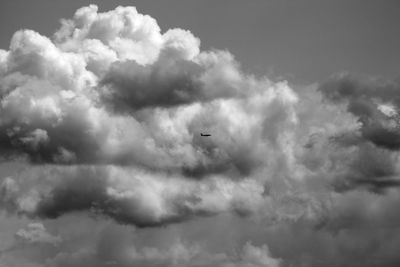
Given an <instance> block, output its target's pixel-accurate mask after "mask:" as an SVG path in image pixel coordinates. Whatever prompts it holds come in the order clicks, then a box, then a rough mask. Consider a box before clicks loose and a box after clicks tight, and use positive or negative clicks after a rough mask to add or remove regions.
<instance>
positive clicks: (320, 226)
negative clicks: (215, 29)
mask: <svg viewBox="0 0 400 267" xmlns="http://www.w3.org/2000/svg"><path fill="white" fill-rule="evenodd" d="M399 89H400V86H399V83H398V81H387V80H382V79H373V78H371V77H357V76H352V75H350V74H338V75H334V76H332V77H331V78H330V79H329V80H327V81H325V82H323V83H320V84H314V85H309V86H307V87H300V86H294V85H290V84H289V83H288V82H287V81H273V80H271V79H268V78H267V77H257V76H254V75H251V74H247V73H244V72H243V71H242V69H241V67H240V64H239V63H238V62H237V61H236V60H235V58H234V56H233V55H232V54H230V53H229V52H228V51H221V50H212V51H202V50H201V49H200V39H199V38H197V37H195V36H194V35H193V34H192V33H191V32H190V31H187V30H183V29H169V30H167V31H165V32H162V31H161V29H160V27H159V26H158V24H157V22H156V20H155V19H153V18H152V17H150V16H148V15H143V14H140V13H138V11H137V10H136V9H135V8H134V7H117V8H116V9H114V10H111V11H108V12H98V8H97V6H95V5H90V6H87V7H83V8H80V9H78V10H77V11H76V13H75V15H74V16H73V18H71V19H64V20H62V25H61V27H60V28H59V30H57V31H56V32H55V33H54V35H53V37H51V38H49V37H46V36H43V35H41V34H39V33H37V32H34V31H32V30H20V31H18V32H16V33H15V34H14V36H13V37H12V38H11V42H10V48H9V50H7V51H6V50H0V101H1V102H0V150H1V151H2V153H1V155H0V157H1V160H2V161H7V162H20V164H21V165H22V166H23V167H21V168H20V170H19V171H18V172H16V173H15V174H14V175H12V176H7V177H1V180H0V206H1V209H2V210H4V211H6V212H7V214H8V215H9V216H12V215H14V214H17V215H22V216H25V217H27V218H29V220H40V222H35V223H33V222H31V223H30V224H28V226H27V227H26V228H23V229H20V230H18V231H16V234H15V238H16V240H15V242H14V244H11V246H10V247H11V248H12V249H8V250H7V249H5V250H3V252H2V254H0V265H1V264H3V262H4V264H3V265H5V266H10V267H11V266H34V264H37V266H85V267H86V266H132V265H135V266H136V265H138V266H224V267H228V266H229V267H233V266H246V267H250V266H252V267H253V266H270V267H278V266H321V265H323V266H345V265H348V266H357V264H360V266H396V265H395V263H396V262H398V261H399V258H398V256H396V255H395V253H394V252H395V249H394V248H395V247H396V245H398V244H400V235H399V234H398V231H397V230H394V229H397V228H396V227H397V226H398V225H399V223H400V220H399V218H400V217H399V218H397V217H398V216H396V215H393V214H396V207H397V206H398V204H399V203H400V202H399V200H400V198H399V195H398V186H399V185H400V179H399V178H398V177H399V173H400V169H399V166H400V164H399V162H400V161H399V149H400V141H399V140H400V139H399V138H400V134H399V133H400V132H399V127H398V126H399V125H398V124H399V123H400V120H399V108H400V100H399V99H400V98H399V96H398V95H399V94H398V90H399ZM202 133H208V134H210V135H211V136H202V135H201V134H202ZM88 214H89V215H90V216H89V217H88V216H87V215H88ZM13 218H14V217H13ZM71 218H73V219H71ZM15 220H16V219H15ZM75 224H77V225H78V226H75ZM219 224H220V225H224V227H222V226H221V227H219V226H218V225H219ZM48 226H49V228H48ZM83 226H84V228H85V229H90V230H88V231H89V232H88V233H84V232H82V229H81V228H80V227H83ZM161 226H164V227H161ZM0 227H1V226H0ZM47 229H50V230H47ZM55 229H56V230H57V231H55ZM132 229H136V230H132ZM202 229H203V230H202ZM370 229H377V231H376V232H374V231H370ZM53 231H54V232H57V233H59V234H51V232H53ZM132 231H133V232H134V233H133V232H132ZM220 233H224V236H223V237H222V236H219V234H220ZM388 235H391V237H390V238H389V239H390V243H386V244H384V243H385V241H386V240H389V239H387V238H385V237H387V236H388ZM149 240H150V241H149ZM147 242H148V243H147ZM363 242H364V243H365V244H364V243H363ZM0 244H1V243H0ZM20 244H23V246H21V245H20ZM216 244H218V245H216ZM232 244H233V245H232ZM232 246H233V247H232ZM357 253H358V254H357ZM366 254H368V255H372V257H373V258H371V259H364V258H362V259H361V258H360V257H357V255H358V256H361V255H366ZM23 259H25V261H26V262H24V260H23ZM24 264H25V265H24ZM29 264H31V265H29Z"/></svg>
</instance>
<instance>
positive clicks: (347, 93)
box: [319, 74, 400, 150]
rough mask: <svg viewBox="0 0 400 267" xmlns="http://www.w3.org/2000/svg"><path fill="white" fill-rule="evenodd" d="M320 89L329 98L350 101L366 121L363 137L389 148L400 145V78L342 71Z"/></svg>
mask: <svg viewBox="0 0 400 267" xmlns="http://www.w3.org/2000/svg"><path fill="white" fill-rule="evenodd" d="M319 90H320V92H322V94H323V95H324V96H325V97H326V99H328V100H329V101H332V102H335V103H338V102H344V103H346V105H347V110H348V111H349V112H350V113H352V114H354V115H355V116H356V117H357V118H358V120H359V122H360V123H361V124H362V127H361V128H360V132H361V134H362V136H363V138H365V139H366V140H368V141H370V142H372V143H374V144H375V145H377V146H380V147H383V148H386V149H391V150H398V149H399V148H400V135H399V133H400V132H399V114H398V110H399V107H400V96H399V94H398V91H399V90H400V84H399V82H398V81H395V80H394V81H388V80H383V79H374V78H369V77H354V76H351V75H349V74H341V75H337V76H334V77H332V78H331V79H330V80H329V81H327V82H325V83H323V84H321V85H320V88H319Z"/></svg>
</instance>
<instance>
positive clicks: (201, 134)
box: [200, 133, 211, 136]
mask: <svg viewBox="0 0 400 267" xmlns="http://www.w3.org/2000/svg"><path fill="white" fill-rule="evenodd" d="M200 136H211V134H203V133H200Z"/></svg>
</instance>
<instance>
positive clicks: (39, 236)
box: [15, 223, 62, 245]
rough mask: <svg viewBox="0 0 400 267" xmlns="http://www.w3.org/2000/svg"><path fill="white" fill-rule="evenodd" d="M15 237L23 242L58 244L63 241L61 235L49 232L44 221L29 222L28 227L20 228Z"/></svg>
mask: <svg viewBox="0 0 400 267" xmlns="http://www.w3.org/2000/svg"><path fill="white" fill-rule="evenodd" d="M15 238H16V239H17V240H18V241H19V242H21V243H23V244H35V243H48V244H51V245H58V244H59V243H60V242H61V241H62V240H61V238H60V237H59V236H53V235H52V234H50V233H48V232H47V231H46V228H45V227H44V226H43V224H42V223H30V224H28V226H27V228H26V229H20V230H18V231H17V232H16V233H15Z"/></svg>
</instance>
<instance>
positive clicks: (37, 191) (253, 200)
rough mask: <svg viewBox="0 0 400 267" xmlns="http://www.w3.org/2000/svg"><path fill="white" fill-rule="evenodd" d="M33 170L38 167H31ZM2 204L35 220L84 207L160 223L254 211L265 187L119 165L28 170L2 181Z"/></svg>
mask: <svg viewBox="0 0 400 267" xmlns="http://www.w3.org/2000/svg"><path fill="white" fill-rule="evenodd" d="M35 169H36V170H35ZM1 190H2V192H3V193H2V198H1V203H2V205H3V206H4V207H6V208H8V209H9V210H14V211H15V212H17V213H20V214H26V215H28V216H32V217H36V218H57V217H59V216H61V215H63V214H65V213H69V212H78V211H87V212H92V213H93V214H99V215H106V216H108V217H111V218H113V219H115V220H116V221H118V222H120V223H124V224H133V225H136V226H139V227H150V226H159V225H164V224H168V223H172V222H179V221H183V220H188V219H190V218H192V217H194V216H209V215H213V214H218V213H220V212H224V211H237V212H240V213H246V212H251V211H255V210H256V209H257V208H258V206H259V205H260V204H261V203H262V202H263V197H262V193H263V188H262V186H260V184H259V183H257V182H256V181H254V180H250V179H245V180H241V181H232V180H230V179H227V178H224V177H219V176H211V177H208V178H207V179H205V180H202V181H195V180H188V179H185V178H184V177H182V176H169V177H168V176H165V174H159V173H149V172H146V171H142V170H137V169H126V168H118V167H79V166H78V167H57V168H52V169H40V168H33V169H32V168H31V169H30V170H29V172H26V173H21V176H19V177H15V178H7V179H6V180H4V181H3V183H2V185H1Z"/></svg>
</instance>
